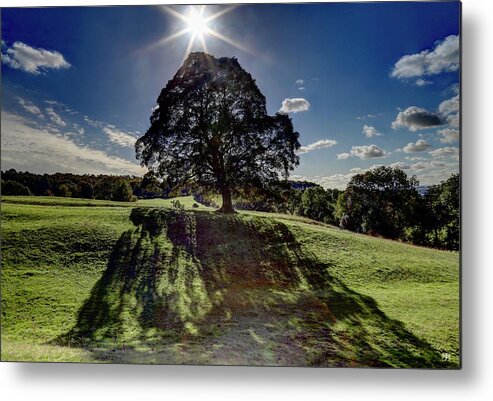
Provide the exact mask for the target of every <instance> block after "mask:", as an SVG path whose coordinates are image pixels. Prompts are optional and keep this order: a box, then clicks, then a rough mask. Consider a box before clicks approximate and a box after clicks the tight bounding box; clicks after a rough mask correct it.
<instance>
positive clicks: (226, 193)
mask: <svg viewBox="0 0 493 401" xmlns="http://www.w3.org/2000/svg"><path fill="white" fill-rule="evenodd" d="M221 194H222V197H223V205H222V206H221V208H220V209H219V210H218V212H219V213H234V212H235V211H234V209H233V202H232V201H231V190H230V189H229V187H224V188H223V189H222V191H221Z"/></svg>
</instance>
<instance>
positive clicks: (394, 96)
mask: <svg viewBox="0 0 493 401" xmlns="http://www.w3.org/2000/svg"><path fill="white" fill-rule="evenodd" d="M189 7H191V6H176V7H174V10H176V11H178V12H180V13H182V14H184V15H188V13H189V12H190V11H191V10H190V8H189ZM459 7H460V5H459V3H458V2H436V3H421V2H416V3H347V4H343V3H333V4H318V5H316V4H305V5H296V4H291V5H285V4H280V5H245V6H239V7H236V8H234V9H231V10H229V9H228V6H207V7H206V9H205V11H204V16H208V15H209V16H210V15H213V14H215V13H217V12H220V11H225V10H226V9H228V12H226V13H224V14H223V15H221V16H220V17H218V18H216V19H214V20H212V21H210V22H209V23H208V27H209V28H210V29H213V30H214V31H215V32H218V33H219V34H220V35H221V36H222V37H223V38H225V39H226V41H225V40H221V39H219V38H217V37H216V36H213V35H210V34H204V40H205V43H206V46H207V50H208V52H209V53H211V54H213V55H214V56H216V57H221V56H236V57H237V58H238V60H239V62H240V64H241V65H242V66H243V67H244V68H245V69H246V70H247V71H248V72H250V73H251V74H252V75H253V77H254V78H255V79H256V80H257V84H258V86H259V88H260V90H261V91H262V93H263V94H264V95H265V96H266V98H267V107H268V111H269V113H271V114H273V113H275V112H276V111H278V110H282V111H283V112H286V113H289V115H290V116H291V117H292V119H293V124H294V126H295V129H296V130H297V131H298V132H300V134H301V135H300V142H301V144H302V145H303V147H302V149H301V152H300V160H301V162H300V166H299V167H298V168H297V169H296V171H295V172H294V173H293V177H294V178H295V179H308V180H311V181H314V182H317V183H320V184H322V185H323V186H325V187H338V188H344V187H345V185H346V183H347V182H348V180H349V179H350V178H351V176H352V175H354V174H356V173H358V172H362V171H365V170H366V169H369V168H372V167H373V166H375V165H394V166H400V167H401V168H403V169H405V171H406V172H407V173H408V174H409V175H416V176H417V177H418V179H419V180H420V181H421V183H422V184H426V185H429V184H435V183H438V182H440V181H441V180H443V179H446V178H448V176H449V175H450V174H452V173H454V172H457V171H458V168H459V162H458V154H459V141H458V137H459V131H458V130H459V127H458V111H459V110H458V107H459V98H458V82H459V71H458V66H459V65H458V63H459V51H458V50H459V48H458V46H459V39H458V35H459V10H460V9H459ZM186 27H187V23H186V22H185V21H182V20H181V19H180V18H177V17H176V15H174V14H173V13H172V12H170V11H169V10H168V11H166V10H165V9H163V8H162V7H157V6H138V7H70V8H69V7H67V8H32V9H29V8H22V9H21V8H18V9H14V8H10V9H2V49H1V51H2V170H5V169H8V168H16V169H18V170H29V171H33V172H40V173H44V172H48V173H53V172H56V171H70V172H75V173H109V174H142V173H143V172H145V170H143V169H142V168H141V167H140V166H139V165H138V163H137V161H136V159H135V154H134V151H133V143H134V142H135V139H136V138H138V137H139V136H140V135H142V134H143V133H144V132H145V131H146V130H147V128H148V126H149V117H150V115H151V109H152V107H154V105H155V102H156V99H157V96H158V94H159V92H160V90H161V88H163V87H164V86H165V85H166V82H167V81H168V80H169V79H171V78H172V76H173V75H174V73H175V72H176V70H177V69H178V68H179V66H180V65H181V63H182V61H183V58H184V55H185V51H186V49H187V45H188V43H189V40H190V33H189V32H186V33H184V34H183V35H181V36H179V37H177V38H176V39H174V40H169V41H166V42H165V43H161V44H159V43H157V42H159V41H160V40H162V39H163V38H166V37H169V36H170V35H172V34H174V33H176V32H179V31H180V30H182V29H183V28H186ZM228 42H229V43H228ZM201 50H202V44H201V42H200V41H199V40H196V41H195V42H194V45H193V46H192V47H191V51H201Z"/></svg>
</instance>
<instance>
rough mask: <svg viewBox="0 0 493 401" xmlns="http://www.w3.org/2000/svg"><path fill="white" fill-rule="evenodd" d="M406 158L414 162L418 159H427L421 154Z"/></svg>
mask: <svg viewBox="0 0 493 401" xmlns="http://www.w3.org/2000/svg"><path fill="white" fill-rule="evenodd" d="M404 159H406V160H409V161H412V162H415V161H418V160H425V158H424V157H421V156H412V157H411V156H406V157H405V158H404Z"/></svg>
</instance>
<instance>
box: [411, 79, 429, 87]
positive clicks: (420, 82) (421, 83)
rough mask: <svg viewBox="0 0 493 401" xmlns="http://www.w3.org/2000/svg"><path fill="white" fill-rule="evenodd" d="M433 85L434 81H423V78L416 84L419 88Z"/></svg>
mask: <svg viewBox="0 0 493 401" xmlns="http://www.w3.org/2000/svg"><path fill="white" fill-rule="evenodd" d="M432 83H433V82H432V81H428V80H427V79H423V78H419V79H417V80H416V82H415V84H416V85H417V86H427V85H431V84H432Z"/></svg>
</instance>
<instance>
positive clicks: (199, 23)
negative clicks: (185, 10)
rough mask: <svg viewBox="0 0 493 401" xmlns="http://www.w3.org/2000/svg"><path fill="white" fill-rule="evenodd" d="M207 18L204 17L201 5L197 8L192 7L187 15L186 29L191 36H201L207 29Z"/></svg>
mask: <svg viewBox="0 0 493 401" xmlns="http://www.w3.org/2000/svg"><path fill="white" fill-rule="evenodd" d="M207 23H208V20H207V18H205V17H204V8H203V7H201V8H200V10H197V9H196V8H195V7H192V9H191V10H190V14H189V15H188V16H187V24H188V29H189V30H190V32H191V34H192V35H193V36H198V37H199V38H201V37H203V35H204V34H206V33H207V31H208V30H209V28H208V26H207Z"/></svg>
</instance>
